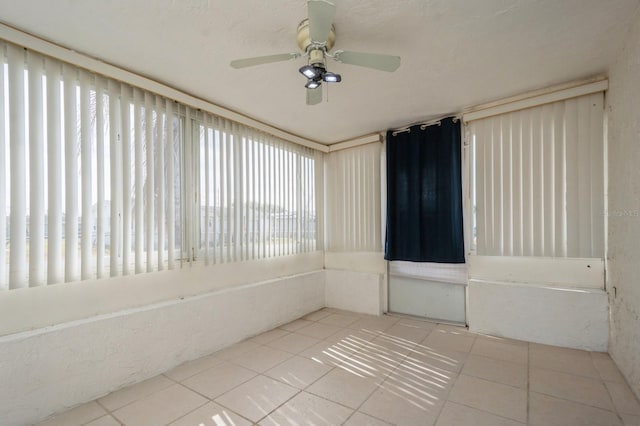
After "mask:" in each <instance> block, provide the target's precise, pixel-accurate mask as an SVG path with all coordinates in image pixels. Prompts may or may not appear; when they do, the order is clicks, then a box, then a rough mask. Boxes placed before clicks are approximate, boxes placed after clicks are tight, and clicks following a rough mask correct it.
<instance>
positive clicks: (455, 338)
mask: <svg viewBox="0 0 640 426" xmlns="http://www.w3.org/2000/svg"><path fill="white" fill-rule="evenodd" d="M475 339H476V337H475V336H473V335H469V334H467V333H462V332H460V331H458V330H451V329H449V328H443V327H436V328H435V329H434V330H433V331H432V332H431V334H429V336H428V337H427V338H426V339H424V341H423V342H422V344H423V345H424V346H427V347H430V348H433V349H445V350H450V351H456V352H469V351H470V350H471V347H472V346H473V342H474V341H475Z"/></svg>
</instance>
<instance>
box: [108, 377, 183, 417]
mask: <svg viewBox="0 0 640 426" xmlns="http://www.w3.org/2000/svg"><path fill="white" fill-rule="evenodd" d="M173 384H174V383H173V382H172V381H171V380H169V379H167V378H166V377H164V376H156V377H153V378H151V379H148V380H145V381H142V382H140V383H137V384H135V385H132V386H129V387H126V388H124V389H120V390H117V391H115V392H112V393H110V394H109V395H107V396H103V397H102V398H100V399H98V402H99V403H100V404H102V406H103V407H104V408H106V409H107V410H109V411H114V410H117V409H118V408H120V407H124V406H125V405H127V404H131V403H132V402H134V401H137V400H139V399H142V398H144V397H146V396H148V395H151V394H152V393H156V392H158V391H160V390H162V389H166V388H168V387H169V386H172V385H173Z"/></svg>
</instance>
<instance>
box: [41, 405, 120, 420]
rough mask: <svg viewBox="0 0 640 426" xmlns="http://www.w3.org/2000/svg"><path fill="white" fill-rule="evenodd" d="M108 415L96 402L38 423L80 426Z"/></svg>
mask: <svg viewBox="0 0 640 426" xmlns="http://www.w3.org/2000/svg"><path fill="white" fill-rule="evenodd" d="M106 414H107V412H106V411H105V410H104V408H102V407H101V406H100V405H98V403H96V402H95V401H91V402H87V403H86V404H82V405H79V406H77V407H76V408H72V409H71V410H68V411H66V412H64V413H61V414H58V415H56V416H54V417H52V418H50V419H48V420H45V421H43V422H42V423H38V426H75V425H78V426H80V425H84V424H85V423H88V422H90V421H92V420H95V419H99V418H101V417H103V416H105V415H106Z"/></svg>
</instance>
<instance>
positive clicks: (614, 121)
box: [605, 10, 640, 396]
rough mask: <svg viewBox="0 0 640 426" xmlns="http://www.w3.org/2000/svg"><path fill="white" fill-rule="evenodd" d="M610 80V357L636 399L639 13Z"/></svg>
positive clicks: (639, 372) (639, 344) (639, 361)
mask: <svg viewBox="0 0 640 426" xmlns="http://www.w3.org/2000/svg"><path fill="white" fill-rule="evenodd" d="M609 78H610V90H609V93H608V107H607V109H608V117H609V122H608V133H609V138H608V143H609V147H608V148H609V149H608V160H609V161H608V164H609V185H608V189H609V194H608V197H609V198H608V210H607V212H606V213H605V214H606V215H607V223H608V238H609V240H608V247H609V250H608V255H607V259H608V268H607V289H608V292H609V300H610V315H611V328H610V333H611V334H610V339H609V342H610V343H609V353H610V354H611V356H612V358H613V359H614V361H615V362H616V364H617V365H618V367H619V368H620V370H621V371H622V373H623V374H624V375H625V377H626V378H627V381H628V383H629V385H630V386H631V388H632V389H633V391H634V392H635V394H636V395H637V396H640V10H637V11H636V14H635V18H634V24H633V26H632V28H631V30H630V31H629V34H628V35H627V37H626V41H625V43H624V44H623V46H622V50H621V52H620V54H619V56H618V58H617V60H616V62H615V63H614V64H613V65H612V66H611V68H610V70H609Z"/></svg>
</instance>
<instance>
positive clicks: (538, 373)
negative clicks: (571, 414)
mask: <svg viewBox="0 0 640 426" xmlns="http://www.w3.org/2000/svg"><path fill="white" fill-rule="evenodd" d="M529 374H530V378H529V380H530V383H529V389H530V391H532V392H538V393H542V394H545V395H550V396H555V397H557V398H563V399H568V400H570V401H574V402H579V403H581V404H585V405H590V406H592V407H598V408H604V409H605V410H611V411H613V410H614V408H613V405H612V403H611V399H610V398H609V393H608V392H607V389H606V388H605V386H604V384H603V383H602V382H601V381H599V380H594V379H589V378H587V377H582V376H575V375H572V374H566V373H560V372H558V371H552V370H544V369H541V368H536V367H531V368H530V373H529Z"/></svg>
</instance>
